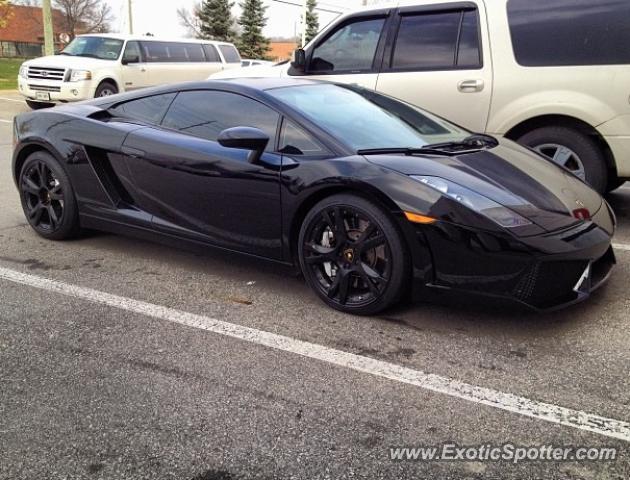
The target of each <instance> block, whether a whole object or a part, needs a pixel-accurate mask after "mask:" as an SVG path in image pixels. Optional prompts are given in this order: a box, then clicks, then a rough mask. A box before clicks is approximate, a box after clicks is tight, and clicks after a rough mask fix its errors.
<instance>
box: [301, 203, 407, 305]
mask: <svg viewBox="0 0 630 480" xmlns="http://www.w3.org/2000/svg"><path fill="white" fill-rule="evenodd" d="M299 245H300V249H299V257H300V265H301V267H302V272H303V273H304V276H305V278H306V280H307V282H308V283H309V285H310V286H311V288H313V289H314V290H315V292H316V293H317V294H318V295H319V296H320V297H321V298H322V299H323V300H324V301H325V302H326V303H327V304H328V305H330V306H331V307H333V308H336V309H338V310H341V311H344V312H348V313H354V314H358V315H371V314H375V313H378V312H379V311H381V310H384V309H385V308H387V307H390V306H391V305H393V304H394V303H395V302H396V301H398V300H399V298H400V296H401V295H402V293H403V285H404V280H405V279H406V278H407V272H408V268H407V267H408V265H407V264H406V263H407V261H406V258H407V255H406V253H405V252H406V249H405V247H404V245H403V243H402V241H401V237H400V234H399V233H398V231H397V230H396V228H395V226H394V224H393V223H392V221H391V220H390V218H389V217H388V215H387V214H386V213H384V212H383V211H382V210H381V209H380V208H379V207H377V206H376V205H374V204H373V203H371V202H369V201H367V200H365V199H363V198H361V197H355V196H353V195H335V196H333V197H330V198H327V199H325V200H323V201H322V202H320V203H319V204H317V205H316V206H315V207H314V208H313V209H312V210H311V212H309V214H308V215H307V217H306V219H305V221H304V224H303V225H302V229H301V232H300V238H299Z"/></svg>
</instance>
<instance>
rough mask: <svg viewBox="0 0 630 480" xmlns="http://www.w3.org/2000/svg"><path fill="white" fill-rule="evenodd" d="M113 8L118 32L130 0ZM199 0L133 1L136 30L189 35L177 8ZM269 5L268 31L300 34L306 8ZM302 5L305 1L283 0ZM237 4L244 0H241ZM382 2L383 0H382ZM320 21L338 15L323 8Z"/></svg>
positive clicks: (113, 1)
mask: <svg viewBox="0 0 630 480" xmlns="http://www.w3.org/2000/svg"><path fill="white" fill-rule="evenodd" d="M106 1H107V2H108V3H109V4H110V5H111V7H112V11H113V13H114V15H115V16H116V20H115V21H114V22H113V24H112V29H113V30H114V31H123V32H125V31H126V29H127V10H126V8H127V7H126V2H127V0H106ZM197 1H198V0H168V1H167V0H132V2H133V16H134V18H133V23H134V33H147V32H151V33H153V34H154V35H161V36H174V37H180V36H184V35H185V34H186V30H185V29H184V27H182V26H181V25H180V24H179V20H178V18H177V9H178V8H180V7H186V8H192V6H193V5H194V4H195V3H196V2H197ZM263 1H264V3H265V5H267V6H268V7H269V8H267V18H268V19H269V20H268V22H267V28H266V30H265V34H266V35H267V36H268V37H292V36H293V35H294V34H295V33H296V31H297V33H298V34H300V25H299V22H300V15H301V13H302V9H301V7H299V6H291V5H286V4H284V3H280V2H278V1H276V0H263ZM282 2H290V3H296V4H300V3H301V0H282ZM236 3H237V5H238V3H240V1H238V0H237V2H236ZM369 3H370V4H372V3H378V0H370V1H369ZM381 3H382V2H381ZM361 4H362V1H361V0H322V1H320V2H319V5H320V6H321V7H322V8H325V9H326V10H338V11H340V12H345V11H348V10H352V9H354V8H356V7H359V6H360V5H361ZM318 13H319V24H320V27H324V26H325V25H327V24H328V23H329V22H330V21H332V20H333V19H334V18H335V17H336V16H337V15H338V14H337V13H329V12H324V11H320V12H318ZM234 14H235V15H239V14H240V9H239V8H238V6H236V7H235V8H234Z"/></svg>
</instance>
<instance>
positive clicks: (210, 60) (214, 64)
mask: <svg viewBox="0 0 630 480" xmlns="http://www.w3.org/2000/svg"><path fill="white" fill-rule="evenodd" d="M203 51H204V54H205V58H206V61H205V64H204V68H205V71H204V75H205V76H204V77H203V78H201V79H200V80H205V79H206V78H208V77H209V76H210V75H212V74H214V73H217V72H220V71H222V70H223V62H222V61H221V57H220V56H219V51H218V50H217V47H215V46H214V45H212V44H211V43H204V44H203Z"/></svg>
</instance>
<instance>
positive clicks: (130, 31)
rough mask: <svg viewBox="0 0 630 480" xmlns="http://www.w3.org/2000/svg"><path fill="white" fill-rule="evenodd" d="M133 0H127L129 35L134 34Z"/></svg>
mask: <svg viewBox="0 0 630 480" xmlns="http://www.w3.org/2000/svg"><path fill="white" fill-rule="evenodd" d="M131 2H132V0H127V17H128V20H129V35H133V5H132V4H131Z"/></svg>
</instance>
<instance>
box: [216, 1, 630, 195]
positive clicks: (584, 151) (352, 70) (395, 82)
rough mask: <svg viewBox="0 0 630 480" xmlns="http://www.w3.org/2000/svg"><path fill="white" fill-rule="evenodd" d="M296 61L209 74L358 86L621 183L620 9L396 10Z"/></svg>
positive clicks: (629, 168)
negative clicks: (279, 77) (309, 79)
mask: <svg viewBox="0 0 630 480" xmlns="http://www.w3.org/2000/svg"><path fill="white" fill-rule="evenodd" d="M297 53H298V55H297V57H296V59H295V60H296V61H294V62H293V64H292V65H290V64H286V65H281V66H276V67H269V68H263V67H254V68H250V69H246V70H245V69H242V70H234V71H231V72H225V73H223V74H219V75H216V76H215V77H216V78H228V77H231V76H235V75H238V76H250V77H255V76H291V77H309V78H320V79H322V78H325V79H328V80H331V81H335V82H342V83H356V84H359V85H362V86H364V87H366V88H370V89H373V90H376V91H379V92H383V93H386V94H389V95H393V96H395V97H398V98H401V99H403V100H405V101H408V102H411V103H413V104H414V105H417V106H420V107H422V108H426V109H427V110H429V111H432V112H435V113H436V114H439V115H441V116H444V117H445V118H448V119H450V120H452V121H455V122H457V123H459V124H461V125H463V126H464V127H466V128H468V129H470V130H472V131H475V132H486V133H490V134H492V135H504V136H506V137H507V138H510V139H512V140H517V141H518V142H520V143H522V144H524V145H527V146H529V147H531V148H533V149H535V150H537V151H538V152H540V153H542V154H544V155H547V156H548V157H550V158H552V159H553V160H554V161H555V162H556V163H558V164H560V165H563V166H564V167H566V168H568V169H569V170H571V171H572V172H573V173H575V174H576V175H577V176H578V177H580V178H582V179H585V180H586V181H588V182H589V183H590V184H591V185H592V186H593V187H594V188H595V189H597V190H598V191H599V192H605V191H609V190H612V189H614V188H616V187H617V186H619V185H620V184H621V183H622V182H623V181H624V180H625V179H627V178H628V177H630V103H629V97H630V2H628V1H627V0H607V1H606V2H593V1H592V0H467V1H465V2H459V1H458V2H452V1H449V0H415V1H401V2H399V3H398V4H394V5H392V6H375V7H370V8H368V9H365V10H361V11H358V12H354V13H348V14H345V15H343V16H341V17H339V18H338V19H337V20H336V21H335V22H333V23H332V24H331V25H330V26H329V27H327V28H326V29H324V30H323V31H322V32H321V33H320V34H319V35H318V36H317V37H316V38H315V39H313V40H312V41H311V42H310V43H309V45H308V46H307V47H306V48H305V50H304V51H298V52H297Z"/></svg>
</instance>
